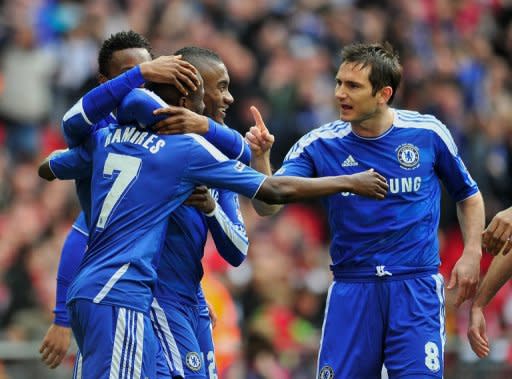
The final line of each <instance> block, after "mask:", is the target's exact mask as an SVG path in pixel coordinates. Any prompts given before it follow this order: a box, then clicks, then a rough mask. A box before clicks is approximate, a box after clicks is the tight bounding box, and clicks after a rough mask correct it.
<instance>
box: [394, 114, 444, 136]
mask: <svg viewBox="0 0 512 379" xmlns="http://www.w3.org/2000/svg"><path fill="white" fill-rule="evenodd" d="M393 111H394V112H395V121H394V125H395V126H396V127H398V128H416V129H425V130H431V131H433V132H439V131H443V132H444V131H445V130H447V128H446V126H445V125H444V124H443V123H442V122H441V121H440V120H439V119H438V118H437V117H436V116H434V115H431V114H426V113H420V112H417V111H410V110H405V109H393Z"/></svg>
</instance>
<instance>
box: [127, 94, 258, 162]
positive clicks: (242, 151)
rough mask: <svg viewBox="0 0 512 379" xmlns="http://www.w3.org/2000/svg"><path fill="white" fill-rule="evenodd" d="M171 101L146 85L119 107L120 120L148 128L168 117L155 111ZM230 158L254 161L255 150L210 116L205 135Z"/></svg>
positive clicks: (239, 136)
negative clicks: (252, 155) (252, 151)
mask: <svg viewBox="0 0 512 379" xmlns="http://www.w3.org/2000/svg"><path fill="white" fill-rule="evenodd" d="M166 105H167V104H166V103H165V102H164V101H163V100H162V99H161V98H160V97H159V96H158V95H157V94H155V93H154V92H152V91H149V90H147V89H144V88H136V89H134V90H133V91H131V92H130V93H129V94H128V95H127V96H126V97H125V98H124V99H123V101H122V102H121V104H120V105H119V108H118V109H117V122H118V123H119V124H121V125H126V124H134V123H136V124H138V125H139V126H141V127H143V128H146V127H148V126H151V125H154V124H156V123H157V122H159V121H161V120H164V119H166V118H167V117H169V116H168V115H154V114H153V111H155V110H156V109H159V108H162V107H165V106H166ZM203 137H204V138H206V140H207V141H208V142H210V143H211V144H213V145H214V146H215V147H216V148H217V149H219V150H220V151H221V152H222V153H223V154H225V155H226V156H227V157H228V158H230V159H237V160H239V161H241V162H243V163H245V164H249V162H250V160H251V149H250V148H249V145H248V144H247V143H246V142H245V140H244V138H243V137H242V135H241V134H240V133H238V132H237V131H236V130H233V129H231V128H228V127H227V126H225V125H221V124H218V123H216V122H215V121H213V120H212V119H210V118H209V119H208V132H207V133H206V134H205V135H204V136H203Z"/></svg>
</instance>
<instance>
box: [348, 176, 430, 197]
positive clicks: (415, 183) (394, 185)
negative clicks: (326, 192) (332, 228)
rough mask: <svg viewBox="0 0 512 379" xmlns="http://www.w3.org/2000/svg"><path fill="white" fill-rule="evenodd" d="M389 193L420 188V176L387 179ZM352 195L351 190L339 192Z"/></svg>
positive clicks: (413, 190) (412, 190) (416, 190)
mask: <svg viewBox="0 0 512 379" xmlns="http://www.w3.org/2000/svg"><path fill="white" fill-rule="evenodd" d="M388 184H389V193H412V192H418V191H419V190H420V188H421V177H420V176H415V177H410V176H409V177H404V178H390V179H388ZM350 195H353V193H352V192H341V196H350Z"/></svg>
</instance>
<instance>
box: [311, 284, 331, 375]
mask: <svg viewBox="0 0 512 379" xmlns="http://www.w3.org/2000/svg"><path fill="white" fill-rule="evenodd" d="M335 283H336V282H333V283H332V284H331V286H330V287H329V291H327V300H326V303H325V313H324V322H323V323H322V337H321V338H320V349H319V350H318V357H317V360H316V374H315V375H319V374H320V355H321V354H322V347H323V343H324V333H325V323H326V321H327V314H328V313H329V304H330V302H331V292H332V288H333V287H334V284H335Z"/></svg>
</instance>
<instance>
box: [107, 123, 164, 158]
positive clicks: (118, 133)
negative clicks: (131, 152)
mask: <svg viewBox="0 0 512 379" xmlns="http://www.w3.org/2000/svg"><path fill="white" fill-rule="evenodd" d="M111 143H133V144H136V145H141V146H142V147H143V148H145V149H147V150H149V151H150V152H151V153H152V154H156V153H158V152H159V151H160V149H161V148H162V147H164V146H165V141H164V140H163V139H161V138H158V136H157V135H156V134H153V133H148V132H142V133H141V132H140V131H138V130H137V128H135V127H132V128H124V129H116V130H114V131H113V132H112V133H109V134H108V135H107V137H106V139H105V147H107V146H108V145H110V144H111Z"/></svg>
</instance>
